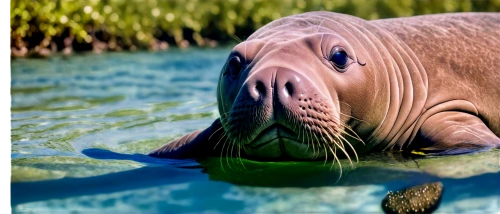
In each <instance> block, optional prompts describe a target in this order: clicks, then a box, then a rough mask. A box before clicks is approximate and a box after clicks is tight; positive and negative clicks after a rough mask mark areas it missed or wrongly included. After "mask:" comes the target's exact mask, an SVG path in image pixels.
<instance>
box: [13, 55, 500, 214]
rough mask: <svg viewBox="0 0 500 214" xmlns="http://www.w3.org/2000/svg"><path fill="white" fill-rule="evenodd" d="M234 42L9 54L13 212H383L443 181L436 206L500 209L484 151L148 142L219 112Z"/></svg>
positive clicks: (499, 177)
mask: <svg viewBox="0 0 500 214" xmlns="http://www.w3.org/2000/svg"><path fill="white" fill-rule="evenodd" d="M229 51H230V50H229V49H189V50H184V51H181V50H169V51H167V52H156V53H149V52H136V53H107V54H101V55H77V56H71V57H68V58H65V57H53V58H50V59H45V60H39V59H17V60H13V61H12V72H11V74H12V89H11V94H12V109H11V110H12V120H11V124H12V129H11V132H12V134H11V139H12V140H11V144H12V150H11V152H12V155H11V158H12V206H13V211H14V212H31V211H33V212H45V213H52V212H58V213H59V212H72V211H78V212H83V213H88V212H93V213H94V212H102V213H109V212H169V211H170V212H173V211H175V212H201V211H213V212H283V213H287V212H330V213H331V212H335V213H339V212H343V213H345V212H347V213H368V212H370V213H374V212H375V213H378V212H382V209H381V207H380V203H381V200H382V199H383V197H384V196H385V194H386V193H387V191H388V190H398V189H401V188H404V187H407V186H411V185H416V184H420V183H425V182H431V181H441V182H443V185H444V189H445V190H444V195H443V201H442V204H441V206H440V207H439V209H438V210H437V212H438V213H439V212H441V213H443V212H448V213H457V212H467V213H470V212H477V213H496V212H498V211H499V210H500V174H499V171H500V159H499V154H500V152H498V151H492V152H489V153H482V154H474V155H465V156H454V157H445V158H426V159H418V160H412V159H410V158H406V157H402V156H401V155H400V154H373V155H370V156H366V157H362V158H361V160H360V162H359V163H358V164H356V165H355V167H354V168H351V167H350V166H349V164H348V162H347V161H344V162H343V164H342V165H343V176H342V179H341V180H340V181H339V182H337V183H336V181H337V178H338V176H339V174H338V171H339V169H338V166H337V165H336V166H335V167H333V169H331V170H330V164H328V163H327V164H326V165H323V162H322V161H321V162H281V163H262V162H257V161H250V160H242V161H241V162H240V160H233V159H222V160H220V159H219V158H210V159H207V160H203V161H200V162H199V163H198V162H195V161H192V160H185V161H179V160H165V159H156V158H150V157H147V156H145V155H144V154H146V153H147V152H148V151H150V150H152V149H154V148H156V147H158V146H160V145H163V144H165V143H166V142H168V141H169V140H171V139H174V138H175V137H178V136H181V135H182V134H185V133H187V132H190V131H193V130H196V129H200V128H204V127H206V126H208V125H209V124H211V122H212V121H213V120H214V119H215V118H217V117H218V112H217V106H216V96H215V93H216V85H217V81H218V76H219V72H220V69H221V68H222V66H223V64H224V61H225V59H226V57H227V55H228V54H229Z"/></svg>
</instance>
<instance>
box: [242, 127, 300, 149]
mask: <svg viewBox="0 0 500 214" xmlns="http://www.w3.org/2000/svg"><path fill="white" fill-rule="evenodd" d="M295 135H296V133H295V132H294V131H293V130H291V129H289V128H287V127H285V126H283V125H281V124H278V123H275V124H272V125H271V126H269V127H267V128H265V129H264V130H262V131H261V132H260V133H259V134H258V135H257V137H255V139H254V140H253V141H252V142H250V143H249V144H248V147H249V148H252V149H259V148H261V147H263V146H266V145H267V144H269V143H279V144H280V147H283V145H281V144H283V139H285V138H286V139H287V140H288V141H295V142H297V143H299V142H298V141H297V140H296V138H295V137H293V136H295ZM276 141H278V142H276Z"/></svg>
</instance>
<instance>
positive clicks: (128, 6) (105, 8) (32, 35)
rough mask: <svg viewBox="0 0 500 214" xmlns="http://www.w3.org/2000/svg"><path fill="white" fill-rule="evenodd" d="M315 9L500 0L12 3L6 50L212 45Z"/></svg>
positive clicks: (415, 8)
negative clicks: (272, 22)
mask: <svg viewBox="0 0 500 214" xmlns="http://www.w3.org/2000/svg"><path fill="white" fill-rule="evenodd" d="M315 10H326V11H334V12H340V13H346V14H351V15H354V16H358V17H361V18H364V19H378V18H389V17H402V16H413V15H420V14H430V13H444V12H465V11H500V0H491V1H487V0H483V1H478V0H416V1H413V0H330V1H328V0H307V1H306V0H240V1H239V0H213V1H206V0H100V1H99V0H55V1H54V0H12V1H11V8H10V11H11V16H10V20H11V43H12V45H11V46H12V47H13V48H15V49H16V50H21V49H22V48H23V47H27V49H29V50H31V49H36V48H37V47H38V49H39V50H40V48H50V49H51V51H57V50H59V51H60V50H63V48H64V47H68V46H71V47H74V48H75V49H77V50H80V49H82V50H89V49H94V50H95V49H96V48H97V49H99V48H100V49H104V50H120V49H123V48H127V49H135V48H150V49H158V47H160V48H166V44H167V43H170V44H177V45H178V46H180V47H186V46H187V45H188V44H190V43H195V44H197V45H199V46H206V45H209V46H213V45H216V44H217V42H218V43H227V42H230V41H233V40H234V39H233V38H234V36H236V37H239V38H242V39H244V38H246V37H248V36H249V35H250V34H251V33H252V32H253V31H255V30H256V29H258V28H259V27H261V26H263V25H265V24H266V23H268V22H270V21H272V20H275V19H278V18H280V17H283V16H288V15H292V14H297V13H303V12H306V11H315ZM65 38H69V40H64V39H65ZM161 41H164V43H160V42H161ZM216 41H217V42H216ZM101 42H102V43H101ZM86 44H91V45H86ZM158 44H161V45H160V46H159V45H158ZM54 46H56V48H54Z"/></svg>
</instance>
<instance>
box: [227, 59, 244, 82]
mask: <svg viewBox="0 0 500 214" xmlns="http://www.w3.org/2000/svg"><path fill="white" fill-rule="evenodd" d="M227 66H228V67H227V71H228V72H229V74H230V75H231V77H232V78H233V79H234V78H236V77H238V75H239V74H240V71H241V60H240V58H239V57H238V56H233V57H231V58H230V59H229V61H228V62H227Z"/></svg>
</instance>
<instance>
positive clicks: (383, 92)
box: [149, 12, 500, 162]
mask: <svg viewBox="0 0 500 214" xmlns="http://www.w3.org/2000/svg"><path fill="white" fill-rule="evenodd" d="M499 50H500V13H455V14H439V15H424V16H415V17H409V18H394V19H382V20H374V21H366V20H363V19H360V18H357V17H353V16H349V15H344V14H338V13H332V12H309V13H304V14H299V15H293V16H288V17H284V18H281V19H278V20H275V21H273V22H271V23H269V24H267V25H265V26H264V27H262V28H260V29H258V30H257V31H256V32H255V33H253V34H252V35H251V36H250V37H249V38H248V39H247V40H245V41H243V42H241V43H240V44H238V45H236V46H235V47H234V48H233V50H232V51H231V53H230V54H229V57H228V59H227V62H226V64H225V65H224V67H223V69H222V72H221V74H220V78H219V84H218V88H217V101H218V108H219V112H220V118H218V119H216V120H215V121H214V123H213V124H212V125H211V126H210V127H208V128H207V129H205V130H199V131H195V132H192V133H190V134H187V135H185V136H184V137H181V138H180V139H177V140H174V141H172V142H170V143H168V144H166V145H165V146H163V147H161V148H159V149H156V150H154V151H152V152H151V153H150V154H149V155H151V156H154V157H164V158H197V157H202V156H204V155H214V154H215V155H221V152H223V153H225V154H226V155H236V156H238V157H240V156H243V155H244V156H246V157H248V158H256V159H274V160H284V159H292V160H304V159H325V161H326V160H327V159H333V161H334V162H335V161H336V160H337V161H338V158H339V156H346V157H347V158H349V160H351V159H350V156H352V154H354V155H355V156H356V158H357V154H359V153H366V152H371V151H392V150H398V151H410V152H412V153H414V154H425V155H454V154H464V153H472V152H478V151H487V150H490V149H492V148H499V147H500V138H499V137H498V136H499V135H500V85H499V83H500V71H499V70H498V69H499V68H500V51H499Z"/></svg>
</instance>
